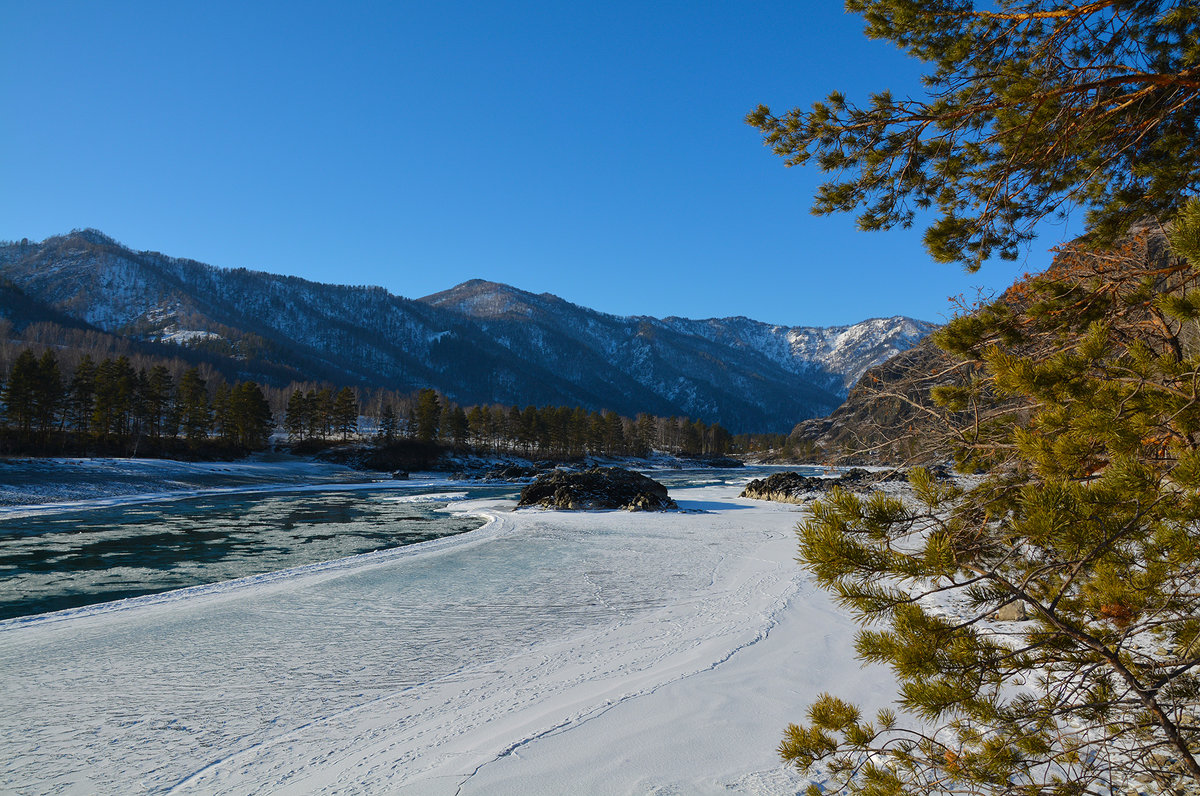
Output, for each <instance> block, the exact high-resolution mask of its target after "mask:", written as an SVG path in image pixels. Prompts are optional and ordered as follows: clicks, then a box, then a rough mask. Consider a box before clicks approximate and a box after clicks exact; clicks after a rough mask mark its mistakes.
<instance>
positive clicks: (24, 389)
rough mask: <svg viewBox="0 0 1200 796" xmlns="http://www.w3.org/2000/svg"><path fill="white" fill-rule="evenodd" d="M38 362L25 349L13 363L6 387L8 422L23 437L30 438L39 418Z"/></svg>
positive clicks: (30, 351) (5, 397) (5, 403)
mask: <svg viewBox="0 0 1200 796" xmlns="http://www.w3.org/2000/svg"><path fill="white" fill-rule="evenodd" d="M38 378H39V371H38V360H37V357H36V356H35V355H34V353H33V351H32V350H30V349H28V348H27V349H25V350H24V351H22V352H21V353H20V354H18V355H17V358H16V360H14V361H13V365H12V370H11V371H10V372H9V374H8V383H7V384H6V385H5V386H4V406H5V409H6V410H7V412H6V413H7V415H8V422H9V423H11V424H12V425H14V426H16V428H17V430H18V431H19V432H20V433H21V435H22V436H24V437H26V438H28V437H29V436H30V435H31V434H32V432H33V424H34V420H35V418H36V417H37V389H38V388H37V384H38Z"/></svg>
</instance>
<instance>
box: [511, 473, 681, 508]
mask: <svg viewBox="0 0 1200 796" xmlns="http://www.w3.org/2000/svg"><path fill="white" fill-rule="evenodd" d="M517 505H518V506H542V507H543V508H549V509H561V510H569V511H575V510H595V509H626V510H628V511H666V510H667V509H676V508H679V507H678V506H677V505H675V501H674V500H671V497H670V495H668V494H667V488H666V487H665V486H663V485H662V484H660V483H658V482H657V481H655V480H654V479H653V478H647V477H646V476H644V475H642V474H641V473H635V472H632V471H631V470H626V469H624V468H621V467H592V468H591V469H588V470H580V471H570V470H553V471H551V472H549V473H545V474H543V475H540V476H538V478H537V480H535V481H534V482H533V483H532V484H529V485H528V486H526V487H525V488H524V489H522V490H521V499H520V501H518V502H517Z"/></svg>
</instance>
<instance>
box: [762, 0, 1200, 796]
mask: <svg viewBox="0 0 1200 796" xmlns="http://www.w3.org/2000/svg"><path fill="white" fill-rule="evenodd" d="M847 7H848V8H849V9H850V10H852V11H857V12H860V13H862V14H863V15H864V17H865V18H866V20H867V27H868V33H869V35H872V36H875V37H879V38H884V39H890V40H892V41H894V42H895V43H896V44H898V45H899V46H901V47H902V48H904V49H906V50H907V51H908V52H909V53H910V54H912V55H914V56H915V57H917V58H919V59H921V60H923V61H925V62H927V63H928V64H930V69H929V72H928V74H927V75H926V78H925V84H926V86H927V87H928V88H929V91H930V95H929V96H928V97H926V98H923V99H898V98H896V97H893V96H892V95H891V94H890V93H888V92H882V93H879V94H876V95H873V96H872V97H871V98H870V101H869V103H868V104H866V105H864V106H859V105H855V104H853V103H851V102H849V101H847V99H846V98H845V97H844V96H843V95H841V94H840V93H834V94H831V95H830V96H829V98H828V100H827V101H826V102H823V103H817V104H816V105H814V106H813V108H812V110H811V111H803V110H793V111H790V112H788V113H786V114H784V115H783V116H775V115H773V114H772V113H771V111H770V110H769V109H768V108H766V107H760V108H759V109H758V110H757V111H755V112H754V113H752V114H750V116H749V117H748V121H749V122H750V123H751V124H753V125H755V126H757V127H759V128H760V129H761V130H762V131H763V133H764V136H765V140H766V143H767V144H768V145H769V146H771V147H772V149H773V150H774V151H775V152H776V153H777V154H779V155H781V156H783V157H784V158H786V159H787V162H788V164H789V165H792V164H800V163H805V162H807V161H809V160H810V159H813V158H815V159H816V162H817V163H818V165H819V166H820V167H821V168H822V169H824V170H826V171H828V172H834V173H837V175H838V176H836V177H835V178H834V179H832V180H831V181H829V182H827V183H826V184H825V185H823V186H822V187H821V189H820V190H819V192H818V195H817V197H816V201H815V205H814V211H815V212H818V213H830V212H841V211H854V210H858V211H860V215H859V225H860V227H861V228H863V229H866V230H872V229H881V228H889V227H893V226H897V225H899V226H909V225H911V224H912V223H914V222H915V221H916V220H917V219H918V213H920V212H921V211H923V210H926V209H931V210H934V211H935V212H936V215H937V218H936V220H935V221H934V222H933V223H931V224H930V225H929V226H928V227H927V229H926V233H925V244H926V247H927V248H928V249H929V251H930V253H931V254H932V255H933V257H934V258H935V259H937V260H939V261H946V262H950V261H958V262H962V263H964V264H965V265H967V266H968V267H969V268H975V267H978V266H979V264H980V263H982V262H983V261H984V260H986V259H987V258H989V257H991V256H993V255H997V254H998V255H999V256H1001V257H1005V258H1010V259H1011V258H1016V257H1017V256H1018V255H1019V252H1020V248H1021V245H1022V244H1024V243H1026V242H1027V241H1029V240H1031V239H1032V237H1033V234H1034V226H1035V225H1036V224H1037V222H1038V221H1039V220H1041V219H1043V218H1045V217H1047V216H1050V215H1053V214H1055V213H1057V212H1059V211H1062V210H1064V209H1069V208H1071V207H1081V208H1083V209H1085V210H1086V211H1087V217H1088V222H1089V236H1088V241H1087V242H1088V243H1089V244H1091V245H1093V246H1094V245H1096V244H1101V243H1104V244H1113V243H1114V241H1116V239H1117V238H1118V237H1119V236H1120V235H1121V234H1122V233H1123V232H1124V231H1126V230H1127V229H1129V228H1130V227H1131V225H1132V222H1135V221H1139V220H1141V219H1143V218H1146V217H1150V218H1153V219H1156V220H1157V222H1159V223H1166V222H1169V221H1171V220H1172V218H1173V217H1174V216H1176V215H1177V214H1179V217H1178V218H1177V219H1175V229H1174V233H1173V234H1174V237H1173V240H1172V242H1173V244H1174V245H1175V248H1176V251H1177V252H1178V253H1179V254H1181V255H1182V256H1183V257H1185V258H1188V259H1190V260H1191V264H1192V266H1193V267H1195V266H1200V247H1197V249H1198V250H1197V251H1195V252H1192V251H1189V249H1188V245H1189V244H1188V241H1189V240H1192V241H1195V240H1200V206H1197V207H1196V209H1195V210H1194V211H1193V210H1191V209H1190V208H1191V206H1190V205H1189V206H1187V207H1186V208H1185V207H1184V202H1185V201H1186V199H1187V197H1189V196H1192V195H1195V194H1196V192H1197V191H1198V190H1200V135H1198V132H1200V125H1198V121H1197V117H1198V113H1197V112H1198V110H1200V6H1197V5H1196V4H1195V3H1185V2H1120V1H1119V0H1099V1H1098V2H1093V3H1080V4H1077V5H1074V6H1069V5H1063V4H1058V3H1052V2H1043V1H1042V0H1025V1H1022V0H1014V2H1006V3H1002V4H1000V5H999V6H998V7H997V6H991V5H989V6H987V7H986V8H985V9H983V10H977V9H976V8H975V7H974V5H973V4H972V3H969V2H966V1H965V0H935V1H934V2H921V3H917V2H912V0H847ZM1181 208H1184V212H1182V213H1180V210H1181ZM1193 213H1194V215H1192V214H1193ZM1138 245H1141V246H1143V247H1144V245H1145V239H1144V238H1143V239H1142V243H1141V244H1127V243H1121V244H1120V246H1121V249H1118V250H1116V251H1113V252H1109V253H1107V254H1106V255H1105V256H1104V257H1096V256H1095V255H1092V259H1091V260H1090V263H1091V264H1090V265H1089V264H1088V263H1089V260H1088V258H1087V257H1085V256H1084V255H1083V254H1082V253H1080V252H1069V255H1070V256H1068V257H1066V259H1065V261H1064V263H1063V264H1062V266H1063V267H1061V268H1056V269H1054V270H1053V272H1052V273H1050V274H1049V275H1048V276H1047V277H1045V278H1043V279H1039V280H1035V281H1034V283H1033V284H1031V285H1030V286H1029V287H1028V290H1029V291H1031V296H1029V303H1028V304H1027V305H1025V306H1019V305H1018V304H1016V303H1014V301H1015V297H1014V295H1009V296H1008V297H1006V298H1005V299H1004V300H1001V301H999V302H996V303H995V304H992V305H989V306H988V307H986V308H984V309H983V310H981V311H980V312H979V313H977V314H975V315H971V316H966V317H964V318H961V319H958V320H956V321H955V322H953V323H951V324H949V325H948V326H947V327H946V329H945V330H944V331H943V332H941V333H940V334H939V338H938V340H939V343H940V344H941V345H943V347H945V348H946V350H948V351H950V352H952V353H954V354H955V355H957V356H960V357H962V358H963V359H964V364H963V368H962V370H961V372H963V373H964V374H968V375H966V376H964V379H963V381H962V382H960V383H958V384H953V385H943V386H942V387H940V388H939V389H938V390H937V391H936V393H935V396H934V397H935V398H936V399H937V400H938V402H939V403H940V404H941V405H942V406H943V407H944V408H945V410H946V411H947V412H949V413H950V416H951V417H953V418H955V419H956V420H958V421H960V425H957V426H956V431H957V432H958V435H959V445H958V447H957V457H958V459H959V461H960V465H961V466H962V467H964V468H967V469H974V468H976V467H978V468H982V470H983V471H984V474H983V475H982V476H981V477H980V478H979V480H978V482H976V483H974V484H971V485H968V487H966V488H960V487H958V486H953V485H948V484H946V483H943V482H939V481H936V480H935V479H934V478H932V477H931V476H930V475H929V474H928V473H924V472H922V471H917V472H915V473H914V474H913V475H912V477H911V480H912V482H913V489H914V494H915V497H916V503H906V502H904V501H901V500H898V499H896V498H894V497H890V496H888V495H886V494H883V493H876V494H874V495H872V496H870V497H869V498H864V497H859V496H857V495H852V494H849V493H847V492H843V491H835V492H834V493H833V494H832V495H831V496H830V497H828V498H827V499H824V500H821V501H818V502H817V503H816V504H814V505H813V507H812V515H811V519H810V520H808V521H807V522H805V523H804V524H803V526H802V527H801V551H800V557H801V561H802V563H803V565H804V566H805V567H806V568H807V569H808V570H809V571H810V572H811V573H812V574H813V575H814V576H815V577H816V579H817V582H818V583H819V584H820V585H821V586H822V587H824V588H826V589H828V590H829V591H831V592H833V593H834V594H835V595H836V596H837V598H838V599H839V600H840V601H841V602H842V604H843V605H845V606H847V607H848V608H850V609H851V610H852V611H853V612H854V614H855V616H856V618H857V619H858V620H859V622H860V624H862V625H863V626H864V629H863V630H862V631H861V632H860V633H859V636H858V643H857V648H858V651H859V654H860V656H862V657H863V658H864V659H866V660H868V661H874V662H879V663H885V664H888V665H889V666H891V667H892V669H893V671H894V672H895V673H896V676H897V678H898V679H899V681H900V685H901V691H900V696H899V706H900V708H901V710H902V711H903V714H908V715H907V717H906V716H905V715H903V714H897V713H896V712H894V711H881V712H880V713H879V714H878V715H877V716H876V717H874V718H873V719H867V718H865V717H863V716H862V714H861V713H860V711H859V710H858V709H857V708H856V707H855V706H854V705H852V704H850V703H848V702H846V701H843V700H842V699H840V698H838V697H835V696H832V695H823V696H822V697H820V698H819V699H818V700H817V702H816V703H814V704H813V705H812V706H811V707H810V708H809V714H808V715H809V723H808V725H807V726H799V725H791V726H790V727H789V728H788V729H787V732H786V734H785V738H784V741H783V744H782V745H781V747H780V752H781V754H782V755H783V757H784V758H785V759H786V760H790V761H794V762H797V763H800V764H802V765H814V764H818V763H822V764H824V765H825V766H826V768H825V770H826V771H827V772H828V773H829V774H831V775H832V776H833V780H834V782H833V783H831V784H836V785H839V786H840V787H841V788H842V789H843V790H845V791H849V792H859V793H869V794H908V793H930V794H932V793H948V792H961V793H1005V794H1023V795H1027V796H1034V795H1035V794H1038V795H1040V794H1047V795H1049V794H1056V795H1057V794H1064V795H1065V794H1084V793H1116V792H1123V791H1126V790H1127V789H1128V788H1129V787H1130V786H1131V785H1132V784H1133V783H1134V782H1135V781H1137V779H1138V778H1139V777H1140V778H1142V781H1149V782H1154V783H1156V784H1155V787H1154V789H1155V790H1158V791H1161V792H1190V791H1192V790H1195V789H1196V788H1197V787H1198V786H1200V763H1198V762H1197V760H1196V753H1195V750H1197V749H1200V725H1198V724H1197V721H1196V718H1195V717H1196V716H1197V714H1200V676H1198V675H1197V671H1198V670H1200V645H1198V644H1197V640H1198V639H1200V620H1197V617H1198V616H1200V596H1198V595H1197V592H1196V589H1195V584H1196V583H1197V582H1198V581H1200V500H1198V499H1197V498H1196V495H1197V494H1198V493H1200V416H1198V413H1197V409H1196V407H1197V406H1200V400H1198V399H1200V394H1198V393H1197V390H1198V389H1200V387H1198V386H1197V385H1198V383H1197V379H1196V374H1197V373H1200V348H1198V347H1197V346H1196V342H1195V341H1196V336H1195V330H1194V323H1195V322H1196V321H1200V280H1198V279H1197V275H1196V273H1195V271H1194V270H1192V269H1189V268H1187V267H1186V266H1184V265H1181V262H1180V261H1179V260H1175V261H1171V262H1167V263H1165V264H1163V265H1162V267H1161V268H1158V267H1155V268H1150V269H1146V268H1142V269H1140V271H1139V269H1138V268H1137V267H1136V263H1137V262H1138V259H1139V258H1138V257H1132V256H1128V254H1129V252H1128V251H1123V250H1124V249H1128V248H1129V247H1130V246H1133V247H1134V248H1137V246H1138ZM1143 254H1144V257H1143V259H1151V260H1153V259H1155V258H1154V257H1153V256H1152V253H1146V252H1143ZM930 599H936V600H937V601H938V602H939V603H940V604H942V605H943V606H946V608H945V611H944V612H943V611H938V610H934V609H933V608H932V607H931V605H930ZM1001 610H1003V611H1004V612H1006V613H1007V612H1010V611H1011V615H1013V616H1020V615H1021V614H1022V613H1026V614H1027V615H1028V619H1027V621H1026V622H1025V623H1024V624H1022V625H1016V626H1005V625H1003V624H1001V625H996V624H995V623H994V621H993V616H995V615H996V613H997V611H1001ZM816 790H817V789H816V788H814V789H813V792H816Z"/></svg>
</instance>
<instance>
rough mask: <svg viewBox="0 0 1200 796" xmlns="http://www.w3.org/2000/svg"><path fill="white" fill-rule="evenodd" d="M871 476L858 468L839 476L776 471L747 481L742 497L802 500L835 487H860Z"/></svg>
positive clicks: (784, 500)
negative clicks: (818, 476) (824, 476)
mask: <svg viewBox="0 0 1200 796" xmlns="http://www.w3.org/2000/svg"><path fill="white" fill-rule="evenodd" d="M870 478H871V474H870V473H868V472H867V471H866V470H862V469H859V468H857V467H855V468H854V469H852V470H847V471H846V472H845V473H842V475H841V476H839V477H837V478H817V477H815V476H806V475H800V473H797V472H793V471H788V472H783V473H775V474H774V475H772V476H769V477H767V478H756V479H755V480H753V481H751V482H750V483H748V484H746V488H745V489H743V490H742V494H741V497H744V498H753V499H755V500H775V501H778V502H780V503H802V502H803V501H804V498H806V497H812V496H813V495H814V494H817V493H821V492H828V491H829V490H830V489H833V488H834V487H835V486H840V487H842V488H844V489H855V488H859V489H861V488H863V487H865V486H866V485H867V483H868V482H869V480H870Z"/></svg>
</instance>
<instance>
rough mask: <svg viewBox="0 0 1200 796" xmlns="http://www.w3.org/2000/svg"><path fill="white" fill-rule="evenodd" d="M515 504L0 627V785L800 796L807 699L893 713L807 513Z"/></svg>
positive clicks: (716, 504) (463, 507) (694, 502)
mask: <svg viewBox="0 0 1200 796" xmlns="http://www.w3.org/2000/svg"><path fill="white" fill-rule="evenodd" d="M738 490H739V488H738V487H734V486H704V487H698V488H692V489H687V488H673V489H672V496H673V497H674V498H675V499H676V500H677V501H678V502H679V503H680V505H681V507H682V508H683V509H685V511H683V512H678V513H666V514H652V513H650V514H648V513H624V512H580V513H559V512H543V511H537V510H522V511H519V512H513V511H511V510H510V509H511V506H512V503H511V502H510V501H494V500H493V501H480V500H464V501H458V502H455V503H453V504H451V506H450V507H449V510H453V511H457V512H469V513H479V514H485V515H487V516H489V517H490V518H491V522H489V524H488V525H486V526H485V527H484V528H481V529H479V530H477V531H473V532H470V533H467V534H464V535H461V536H456V537H448V538H444V539H439V540H436V541H434V542H431V543H423V544H420V545H414V546H411V547H406V548H400V549H398V550H393V551H387V552H383V553H374V554H367V555H364V556H358V557H355V558H352V559H344V560H342V561H339V562H331V563H329V564H324V565H313V566H310V567H302V568H299V569H297V570H292V571H287V572H282V573H273V574H272V575H270V576H259V577H255V578H246V579H243V580H242V581H235V582H229V583H224V584H216V585H214V586H208V587H198V588H195V589H189V590H184V591H182V592H171V593H167V594H164V595H156V596H154V597H147V598H138V599H136V600H129V601H125V603H124V604H121V603H116V604H108V605H104V606H95V607H92V608H85V609H78V610H76V611H72V612H69V614H68V615H48V616H47V617H46V618H44V619H40V620H34V621H24V622H19V621H18V622H8V623H0V671H3V672H4V676H3V678H2V679H0V760H2V761H4V762H3V763H0V791H4V792H12V793H21V794H23V793H30V794H32V793H96V794H105V793H113V794H118V793H130V792H146V793H180V794H182V793H204V794H210V793H212V794H250V793H294V794H300V793H305V794H308V793H322V794H333V793H346V794H349V793H354V794H369V793H388V794H457V793H463V794H469V793H479V794H484V793H487V794H493V793H514V794H516V793H521V794H538V793H546V794H551V793H568V792H570V793H597V794H603V793H659V794H667V793H716V792H722V793H726V792H740V793H751V794H783V793H787V794H793V793H796V792H798V791H802V790H803V788H804V787H805V785H806V784H807V782H806V781H805V780H803V778H801V777H800V776H799V775H798V774H797V773H795V772H794V771H791V770H788V769H784V768H783V767H782V766H781V765H780V763H779V762H778V759H777V757H776V755H775V752H774V749H775V747H776V745H777V744H778V742H779V739H780V736H781V732H782V729H783V727H784V725H785V724H786V723H787V722H788V721H797V720H802V719H803V718H804V716H803V711H804V708H805V706H806V705H807V704H808V703H809V702H810V701H811V700H812V699H813V698H814V697H815V696H816V695H817V694H818V693H820V692H821V691H826V690H828V691H832V692H835V693H838V694H842V695H846V696H849V697H853V698H855V699H857V700H859V701H860V702H861V703H863V704H864V707H865V708H866V709H868V710H870V709H872V708H874V707H878V706H880V705H882V704H885V703H886V702H887V701H888V699H889V694H890V693H891V691H892V686H893V684H892V681H891V679H890V676H888V675H887V674H886V673H885V672H882V671H880V670H870V671H866V670H862V669H860V668H859V665H858V664H857V662H855V661H854V660H853V650H852V637H853V628H852V626H851V624H850V622H849V620H848V619H846V618H845V617H844V616H843V615H842V614H841V613H840V612H839V611H838V610H837V609H835V608H834V607H832V606H831V605H830V603H829V600H828V598H827V597H826V596H825V595H824V594H822V593H819V592H816V591H815V590H814V589H813V587H812V586H811V585H809V584H808V583H807V582H806V580H805V578H804V575H803V573H802V572H801V571H800V569H799V568H798V567H797V566H796V564H795V563H794V561H793V558H794V555H795V539H794V534H793V532H792V529H793V527H794V524H795V522H796V521H797V520H798V519H799V518H800V517H801V514H800V511H801V510H800V509H799V507H796V506H790V505H788V506H785V505H780V504H767V503H759V502H756V501H749V500H742V499H739V498H736V497H735V496H736V494H737V492H738Z"/></svg>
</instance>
